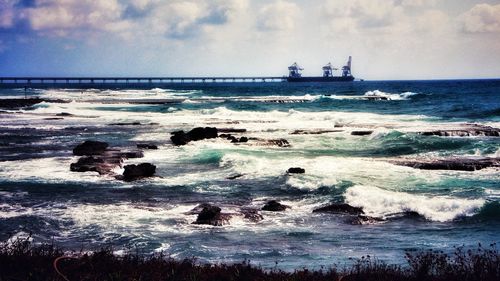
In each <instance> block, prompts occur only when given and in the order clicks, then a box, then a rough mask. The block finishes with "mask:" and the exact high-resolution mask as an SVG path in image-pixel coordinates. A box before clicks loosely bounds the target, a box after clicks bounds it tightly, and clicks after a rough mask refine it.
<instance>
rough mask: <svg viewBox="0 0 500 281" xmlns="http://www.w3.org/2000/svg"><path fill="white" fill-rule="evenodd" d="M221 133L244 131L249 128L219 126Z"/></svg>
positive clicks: (218, 129)
mask: <svg viewBox="0 0 500 281" xmlns="http://www.w3.org/2000/svg"><path fill="white" fill-rule="evenodd" d="M217 131H218V132H219V133H244V132H246V131H247V129H236V128H217Z"/></svg>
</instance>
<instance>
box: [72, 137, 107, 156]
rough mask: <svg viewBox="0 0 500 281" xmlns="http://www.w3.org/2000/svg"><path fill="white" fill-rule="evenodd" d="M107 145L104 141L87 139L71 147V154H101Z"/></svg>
mask: <svg viewBox="0 0 500 281" xmlns="http://www.w3.org/2000/svg"><path fill="white" fill-rule="evenodd" d="M108 146H109V145H108V144H107V143H105V142H100V141H91V140H88V141H85V142H83V143H81V144H79V145H77V146H76V147H75V148H73V154H74V155H77V156H84V155H86V156H89V155H99V154H103V153H104V151H105V150H106V148H108Z"/></svg>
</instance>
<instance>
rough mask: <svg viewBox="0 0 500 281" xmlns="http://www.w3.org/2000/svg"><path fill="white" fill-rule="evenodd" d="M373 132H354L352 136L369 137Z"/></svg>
mask: <svg viewBox="0 0 500 281" xmlns="http://www.w3.org/2000/svg"><path fill="white" fill-rule="evenodd" d="M372 133H373V131H352V132H351V135H353V136H367V135H371V134H372Z"/></svg>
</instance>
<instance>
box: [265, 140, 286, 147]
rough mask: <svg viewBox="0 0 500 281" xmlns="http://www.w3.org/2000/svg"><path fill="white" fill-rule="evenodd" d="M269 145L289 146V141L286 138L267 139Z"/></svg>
mask: <svg viewBox="0 0 500 281" xmlns="http://www.w3.org/2000/svg"><path fill="white" fill-rule="evenodd" d="M267 143H268V144H269V145H277V146H279V147H290V143H289V142H288V141H287V140H286V139H274V140H268V141H267Z"/></svg>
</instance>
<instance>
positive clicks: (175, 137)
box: [170, 131, 191, 145]
mask: <svg viewBox="0 0 500 281" xmlns="http://www.w3.org/2000/svg"><path fill="white" fill-rule="evenodd" d="M170 140H171V141H172V142H173V143H174V145H185V144H187V143H188V142H190V141H191V139H189V137H188V135H186V133H184V131H177V132H173V133H172V136H171V137H170Z"/></svg>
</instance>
